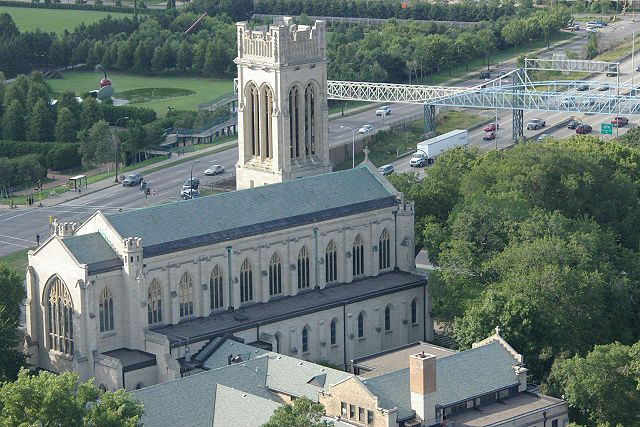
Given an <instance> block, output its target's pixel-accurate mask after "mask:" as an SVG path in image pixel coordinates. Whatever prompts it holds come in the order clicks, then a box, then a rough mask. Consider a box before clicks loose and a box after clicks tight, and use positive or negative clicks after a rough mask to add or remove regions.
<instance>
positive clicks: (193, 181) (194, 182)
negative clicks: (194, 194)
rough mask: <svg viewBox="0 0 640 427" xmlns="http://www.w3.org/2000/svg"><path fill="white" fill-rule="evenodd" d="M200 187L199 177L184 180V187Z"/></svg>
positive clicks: (195, 188)
mask: <svg viewBox="0 0 640 427" xmlns="http://www.w3.org/2000/svg"><path fill="white" fill-rule="evenodd" d="M198 187H200V180H199V179H198V178H189V179H187V180H185V181H184V184H183V185H182V188H193V189H194V190H197V189H198Z"/></svg>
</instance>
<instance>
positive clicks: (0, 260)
mask: <svg viewBox="0 0 640 427" xmlns="http://www.w3.org/2000/svg"><path fill="white" fill-rule="evenodd" d="M28 251H29V249H21V250H19V251H16V252H12V253H10V254H9V255H5V256H1V257H0V264H5V265H6V266H7V267H9V268H11V269H13V270H15V271H17V272H18V274H20V275H22V274H24V272H25V270H26V269H27V252H28Z"/></svg>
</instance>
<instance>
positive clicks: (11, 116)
mask: <svg viewBox="0 0 640 427" xmlns="http://www.w3.org/2000/svg"><path fill="white" fill-rule="evenodd" d="M5 101H6V100H5ZM5 104H6V102H5ZM24 116H25V112H24V107H23V106H22V103H21V102H20V101H19V100H17V99H13V100H12V101H11V102H10V103H9V105H8V107H6V109H5V112H4V115H3V116H2V137H3V138H4V139H8V140H10V141H24V132H25V120H24Z"/></svg>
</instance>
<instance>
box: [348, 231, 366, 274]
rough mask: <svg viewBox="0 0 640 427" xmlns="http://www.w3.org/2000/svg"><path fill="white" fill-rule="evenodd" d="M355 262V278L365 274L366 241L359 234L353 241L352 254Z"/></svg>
mask: <svg viewBox="0 0 640 427" xmlns="http://www.w3.org/2000/svg"><path fill="white" fill-rule="evenodd" d="M351 258H352V262H353V277H356V276H361V275H363V274H364V240H363V239H362V236H361V235H360V234H358V235H357V236H356V239H355V240H354V241H353V251H352V252H351Z"/></svg>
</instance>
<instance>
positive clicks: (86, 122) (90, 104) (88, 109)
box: [72, 97, 102, 129]
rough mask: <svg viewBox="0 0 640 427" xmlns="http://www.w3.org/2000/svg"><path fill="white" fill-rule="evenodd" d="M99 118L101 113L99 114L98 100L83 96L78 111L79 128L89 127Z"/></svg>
mask: <svg viewBox="0 0 640 427" xmlns="http://www.w3.org/2000/svg"><path fill="white" fill-rule="evenodd" d="M72 111H73V110H72ZM101 118H102V114H100V106H99V105H98V102H97V101H96V100H95V99H93V98H90V97H89V98H85V99H84V101H83V102H82V111H81V113H80V129H89V128H90V127H91V126H93V125H94V124H95V123H96V122H97V121H98V120H100V119H101Z"/></svg>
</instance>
